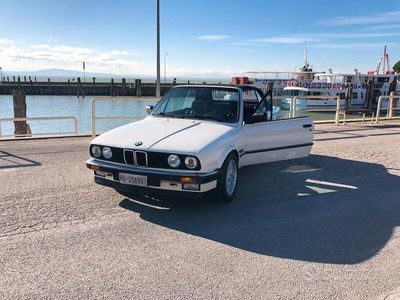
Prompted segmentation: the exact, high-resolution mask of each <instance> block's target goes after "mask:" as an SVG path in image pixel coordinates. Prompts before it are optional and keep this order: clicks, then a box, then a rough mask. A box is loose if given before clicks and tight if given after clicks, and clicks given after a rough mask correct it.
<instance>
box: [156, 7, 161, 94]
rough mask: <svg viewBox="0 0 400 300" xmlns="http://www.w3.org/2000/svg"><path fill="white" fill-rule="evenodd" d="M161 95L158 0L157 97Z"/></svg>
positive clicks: (158, 14)
mask: <svg viewBox="0 0 400 300" xmlns="http://www.w3.org/2000/svg"><path fill="white" fill-rule="evenodd" d="M160 96H161V92H160V0H157V82H156V97H157V98H159V97H160Z"/></svg>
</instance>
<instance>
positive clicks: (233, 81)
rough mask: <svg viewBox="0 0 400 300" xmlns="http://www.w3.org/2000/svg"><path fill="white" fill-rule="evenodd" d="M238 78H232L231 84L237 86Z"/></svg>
mask: <svg viewBox="0 0 400 300" xmlns="http://www.w3.org/2000/svg"><path fill="white" fill-rule="evenodd" d="M239 82H240V81H239V77H232V79H231V84H239Z"/></svg>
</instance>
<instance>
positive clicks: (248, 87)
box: [175, 84, 266, 97]
mask: <svg viewBox="0 0 400 300" xmlns="http://www.w3.org/2000/svg"><path fill="white" fill-rule="evenodd" d="M184 86H196V87H221V88H224V87H228V88H232V87H234V88H239V89H241V90H242V91H251V90H255V91H257V92H258V93H259V94H260V95H261V96H262V97H265V96H266V95H265V94H264V93H263V91H262V90H261V89H260V88H258V87H256V86H254V85H251V84H183V85H177V86H175V87H184Z"/></svg>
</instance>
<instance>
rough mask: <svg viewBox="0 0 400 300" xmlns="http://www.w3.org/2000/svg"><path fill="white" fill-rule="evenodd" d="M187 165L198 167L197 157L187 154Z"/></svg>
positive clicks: (193, 167) (192, 167) (190, 167)
mask: <svg viewBox="0 0 400 300" xmlns="http://www.w3.org/2000/svg"><path fill="white" fill-rule="evenodd" d="M185 165H186V167H188V168H189V169H195V168H196V167H197V159H196V157H192V156H187V157H186V158H185Z"/></svg>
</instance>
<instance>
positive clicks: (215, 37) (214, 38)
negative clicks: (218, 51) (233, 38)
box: [196, 34, 230, 42]
mask: <svg viewBox="0 0 400 300" xmlns="http://www.w3.org/2000/svg"><path fill="white" fill-rule="evenodd" d="M229 38H230V36H229V35H218V34H210V35H201V36H198V37H196V39H198V40H201V41H207V42H216V41H223V40H226V39H229Z"/></svg>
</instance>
